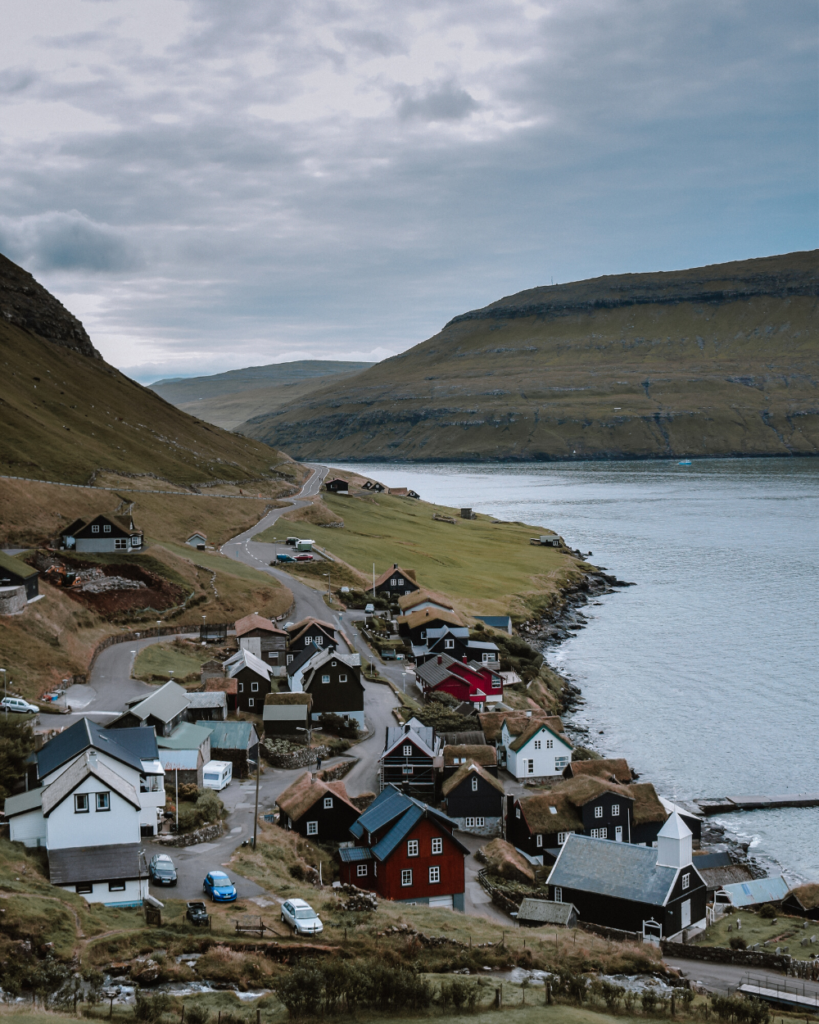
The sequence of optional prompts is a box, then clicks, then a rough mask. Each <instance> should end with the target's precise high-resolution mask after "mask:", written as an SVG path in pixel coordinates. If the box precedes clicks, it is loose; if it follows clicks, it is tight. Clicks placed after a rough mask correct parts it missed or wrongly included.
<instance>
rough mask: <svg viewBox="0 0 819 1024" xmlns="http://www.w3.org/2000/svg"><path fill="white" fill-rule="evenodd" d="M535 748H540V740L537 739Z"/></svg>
mask: <svg viewBox="0 0 819 1024" xmlns="http://www.w3.org/2000/svg"><path fill="white" fill-rule="evenodd" d="M535 750H540V740H535Z"/></svg>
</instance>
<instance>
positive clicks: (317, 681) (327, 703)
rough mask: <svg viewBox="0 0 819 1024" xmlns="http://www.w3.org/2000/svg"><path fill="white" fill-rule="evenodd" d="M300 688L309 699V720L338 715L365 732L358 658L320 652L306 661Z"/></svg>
mask: <svg viewBox="0 0 819 1024" xmlns="http://www.w3.org/2000/svg"><path fill="white" fill-rule="evenodd" d="M301 689H302V691H303V692H304V693H307V694H309V695H310V697H311V698H312V701H313V704H312V708H311V711H310V714H311V716H312V720H313V721H314V722H319V721H320V720H321V716H322V715H338V716H340V717H341V718H346V719H349V720H350V721H353V722H355V724H356V726H357V728H359V729H364V727H365V722H364V684H363V683H362V681H361V656H360V655H358V654H339V653H338V651H336V650H329V651H322V652H321V653H320V654H317V655H314V657H313V658H312V659H311V660H310V661H308V662H307V663H306V664H305V666H304V669H303V671H302V675H301Z"/></svg>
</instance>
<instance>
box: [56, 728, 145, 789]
mask: <svg viewBox="0 0 819 1024" xmlns="http://www.w3.org/2000/svg"><path fill="white" fill-rule="evenodd" d="M89 747H96V748H97V750H104V751H105V753H107V754H109V755H110V756H111V757H114V758H116V759H117V760H118V761H121V762H122V763H123V764H127V765H129V766H130V767H131V768H135V769H136V770H137V771H142V761H143V760H146V761H150V760H153V759H154V758H156V756H157V754H156V733H155V732H154V730H153V729H145V728H136V729H113V730H109V729H103V728H102V726H99V725H97V723H96V722H93V721H91V719H90V718H81V719H80V720H79V721H78V722H75V723H74V724H73V725H71V726H69V727H68V728H67V729H64V730H63V731H62V732H59V733H57V735H56V736H54V737H52V738H51V739H50V740H49V741H48V743H46V744H45V746H44V747H43V748H42V750H39V751H38V752H37V754H36V758H37V771H38V774H39V776H40V778H41V779H43V778H45V776H46V775H50V774H51V773H52V772H53V771H56V770H57V769H58V768H59V767H60V766H61V765H64V764H65V763H66V762H67V761H71V760H72V759H73V758H75V757H76V756H77V755H78V754H81V753H82V752H83V750H87V749H88V748H89Z"/></svg>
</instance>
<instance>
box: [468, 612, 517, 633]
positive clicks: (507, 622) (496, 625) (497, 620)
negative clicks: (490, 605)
mask: <svg viewBox="0 0 819 1024" xmlns="http://www.w3.org/2000/svg"><path fill="white" fill-rule="evenodd" d="M475 618H476V619H477V620H478V622H483V623H485V624H486V625H487V626H491V627H492V629H499V630H501V631H502V632H503V633H509V634H511V632H512V617H511V616H510V615H476V616H475Z"/></svg>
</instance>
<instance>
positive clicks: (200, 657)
mask: <svg viewBox="0 0 819 1024" xmlns="http://www.w3.org/2000/svg"><path fill="white" fill-rule="evenodd" d="M212 657H213V650H212V648H210V647H200V646H198V644H195V643H193V642H188V641H184V640H182V641H178V640H173V641H169V642H168V643H165V644H152V645H151V646H150V647H143V649H142V650H141V651H140V652H139V654H138V655H137V656H136V659H135V660H134V667H133V669H132V672H131V674H132V675H133V677H134V679H142V680H144V681H145V682H157V681H159V680H160V679H162V680H165V681H167V680H169V679H175V680H176V681H177V682H178V683H181V682H182V681H183V680H185V679H186V678H187V677H191V678H192V679H195V680H196V681H197V682H198V680H199V673H200V671H201V668H202V666H203V665H204V664H205V662H206V661H209V660H210V659H211V658H212Z"/></svg>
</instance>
